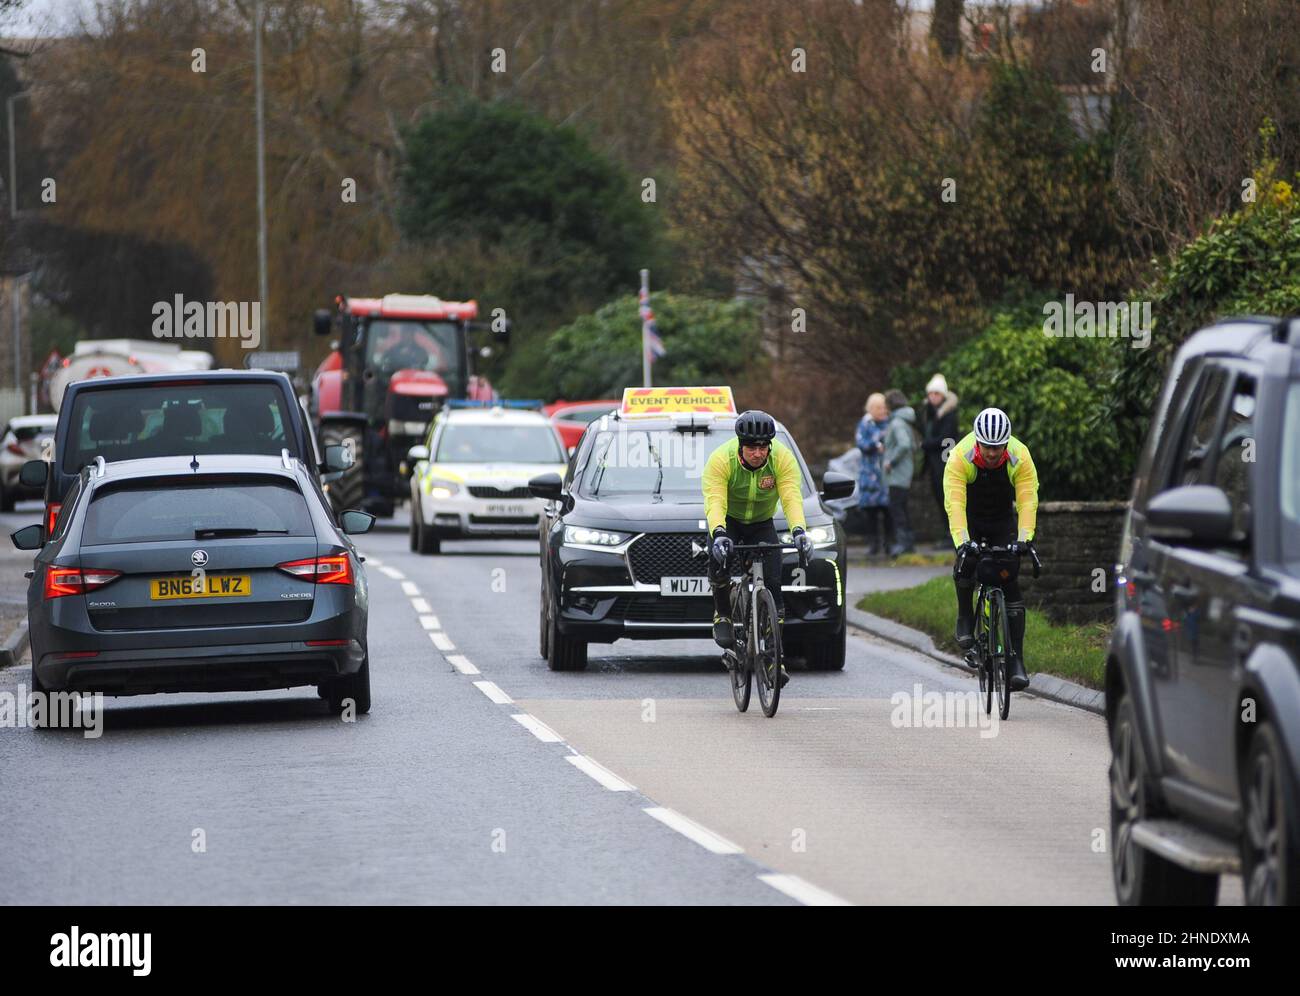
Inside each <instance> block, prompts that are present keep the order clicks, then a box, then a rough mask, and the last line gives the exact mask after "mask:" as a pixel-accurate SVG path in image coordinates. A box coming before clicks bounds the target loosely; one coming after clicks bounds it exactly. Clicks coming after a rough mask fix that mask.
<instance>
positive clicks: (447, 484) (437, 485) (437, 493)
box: [429, 480, 460, 498]
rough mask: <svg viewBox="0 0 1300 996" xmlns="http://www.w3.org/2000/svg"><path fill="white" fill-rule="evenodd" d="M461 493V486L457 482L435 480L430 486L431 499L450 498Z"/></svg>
mask: <svg viewBox="0 0 1300 996" xmlns="http://www.w3.org/2000/svg"><path fill="white" fill-rule="evenodd" d="M458 491H460V485H459V484H457V483H456V482H455V481H443V480H434V481H433V482H432V483H430V485H429V496H430V497H431V498H450V497H451V496H452V495H454V494H456V493H457V492H458Z"/></svg>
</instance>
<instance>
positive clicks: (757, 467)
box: [703, 411, 813, 685]
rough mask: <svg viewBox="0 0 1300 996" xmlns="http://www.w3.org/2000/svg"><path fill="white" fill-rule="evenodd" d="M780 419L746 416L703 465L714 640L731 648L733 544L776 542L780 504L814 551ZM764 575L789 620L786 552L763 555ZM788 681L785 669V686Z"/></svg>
mask: <svg viewBox="0 0 1300 996" xmlns="http://www.w3.org/2000/svg"><path fill="white" fill-rule="evenodd" d="M775 436H776V420H775V419H773V418H772V416H771V415H768V414H767V413H766V412H761V411H747V412H742V413H741V414H740V415H739V416H738V417H737V418H736V438H735V439H731V440H728V441H727V442H725V443H723V444H722V445H721V446H719V447H718V448H717V449H716V450H714V451H713V452H712V453H711V454H710V455H709V459H708V460H707V461H706V462H705V464H704V480H703V488H704V516H705V518H706V519H707V521H708V526H709V535H710V536H711V537H712V542H711V544H710V550H709V553H710V557H709V581H710V583H711V585H712V588H713V639H714V640H715V641H717V644H718V646H720V647H724V648H727V647H731V646H733V645H734V643H735V633H734V631H733V628H732V622H731V577H730V574H729V572H728V571H727V569H726V567H727V560H728V558H729V557H730V556H731V551H732V547H733V544H734V543H735V542H740V543H777V542H779V540H778V539H777V535H776V526H775V525H773V523H772V515H773V513H774V512H775V511H776V503H777V502H778V501H780V503H781V508H782V510H783V511H784V512H785V518H786V521H787V522H788V523H789V524H790V529H791V532H792V533H793V536H794V542H795V544H796V545H797V546H798V547H799V551H800V554H801V555H802V556H804V557H808V556H810V555H811V553H812V547H813V544H812V538H811V537H809V536H808V534H807V533H806V532H805V529H804V527H805V525H806V524H807V523H806V521H805V519H804V514H803V487H802V480H803V478H802V474H801V472H800V470H799V461H798V460H797V459H796V458H795V455H794V452H793V451H791V450H790V449H789V448H787V447H785V446H783V445H781V443H780V442H777V441H776V440H775V439H774V437H775ZM763 577H764V578H765V579H766V581H767V585H768V588H769V589H770V590H771V592H772V598H773V600H774V601H775V602H776V614H777V621H778V624H779V623H782V622H784V621H785V599H784V597H783V595H782V592H781V551H780V550H767V551H764V553H763ZM788 680H789V676H788V675H787V674H785V669H784V668H782V674H781V684H782V685H784V684H785V683H786V681H788Z"/></svg>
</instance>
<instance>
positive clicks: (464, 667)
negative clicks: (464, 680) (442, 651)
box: [447, 654, 480, 674]
mask: <svg viewBox="0 0 1300 996" xmlns="http://www.w3.org/2000/svg"><path fill="white" fill-rule="evenodd" d="M447 661H448V662H449V663H450V664H451V666H452V667H454V668H455V669H456V670H457V671H459V672H460V673H461V674H479V673H480V672H479V669H478V668H476V667H475V666H474V665H473V664H471V663H470V662H469V658H468V657H463V656H462V655H460V654H452V655H451V656H450V657H448V658H447Z"/></svg>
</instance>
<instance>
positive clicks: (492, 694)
mask: <svg viewBox="0 0 1300 996" xmlns="http://www.w3.org/2000/svg"><path fill="white" fill-rule="evenodd" d="M474 687H475V688H477V689H478V690H479V691H480V692H482V693H483V694H484V695H486V696H487V697H488V698H490V699H491V700H492V701H493V702H495V703H496V704H497V705H511V704H512V703H513V702H514V701H515V700H514V699H512V698H511V697H510V696H509V695H507V694H506V693H505V692H503V691H501V689H499V688H497V686H496V683H495V682H491V681H476V682H474Z"/></svg>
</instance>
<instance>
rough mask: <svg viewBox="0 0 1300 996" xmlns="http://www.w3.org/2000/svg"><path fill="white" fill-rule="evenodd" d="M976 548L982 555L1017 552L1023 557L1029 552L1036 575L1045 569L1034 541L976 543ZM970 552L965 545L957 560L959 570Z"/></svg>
mask: <svg viewBox="0 0 1300 996" xmlns="http://www.w3.org/2000/svg"><path fill="white" fill-rule="evenodd" d="M975 549H976V550H977V551H978V552H979V554H980V556H984V555H985V554H990V553H1010V554H1015V555H1016V556H1017V557H1023V556H1024V555H1025V554H1026V553H1027V554H1029V559H1030V561H1032V563H1033V565H1034V567H1033V571H1034V577H1038V575H1039V572H1040V571H1042V569H1043V562H1042V561H1041V560H1039V559H1038V551H1037V550H1035V549H1034V546H1033V543H1032V542H1031V543H1015V544H1012V545H1011V546H993V545H990V544H988V543H979V544H976V545H975ZM969 552H970V547H965V548H964V549H963V550H962V552H961V556H960V558H959V559H958V561H957V569H958V570H959V571H960V570H961V569H962V567H964V566H965V564H966V557H967V555H968V554H969Z"/></svg>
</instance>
